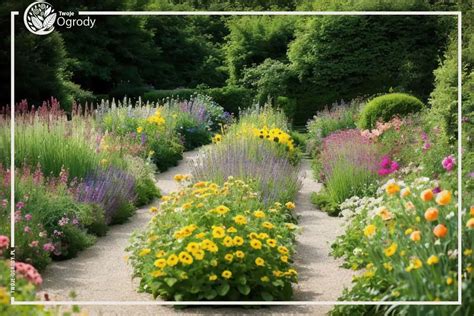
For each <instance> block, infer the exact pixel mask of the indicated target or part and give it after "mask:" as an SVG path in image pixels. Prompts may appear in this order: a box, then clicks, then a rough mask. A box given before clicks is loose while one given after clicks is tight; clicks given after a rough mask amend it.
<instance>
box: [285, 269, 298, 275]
mask: <svg viewBox="0 0 474 316" xmlns="http://www.w3.org/2000/svg"><path fill="white" fill-rule="evenodd" d="M287 272H288V273H289V274H290V275H298V272H296V270H295V269H288V271H287Z"/></svg>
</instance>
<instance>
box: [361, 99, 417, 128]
mask: <svg viewBox="0 0 474 316" xmlns="http://www.w3.org/2000/svg"><path fill="white" fill-rule="evenodd" d="M424 107H425V106H424V104H423V103H422V102H421V101H420V100H418V99H417V98H415V97H413V96H411V95H408V94H404V93H390V94H386V95H382V96H379V97H376V98H374V99H372V100H370V101H369V102H368V103H367V104H366V105H365V106H364V107H363V108H362V110H361V113H360V118H359V121H358V126H359V127H360V128H361V129H371V128H373V127H374V126H375V123H376V122H377V121H378V120H382V121H383V122H388V121H389V120H390V119H392V118H393V117H394V116H396V115H399V116H406V115H408V114H410V113H415V112H418V111H421V110H422V109H423V108H424Z"/></svg>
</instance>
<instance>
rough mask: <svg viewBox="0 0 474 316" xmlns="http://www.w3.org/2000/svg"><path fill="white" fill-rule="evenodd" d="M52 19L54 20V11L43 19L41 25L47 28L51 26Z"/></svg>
mask: <svg viewBox="0 0 474 316" xmlns="http://www.w3.org/2000/svg"><path fill="white" fill-rule="evenodd" d="M54 21H56V13H53V14H51V15H50V16H48V17H47V18H46V19H44V22H43V26H44V28H45V29H46V30H47V29H49V28H50V27H51V26H53V24H54Z"/></svg>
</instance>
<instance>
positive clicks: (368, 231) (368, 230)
mask: <svg viewBox="0 0 474 316" xmlns="http://www.w3.org/2000/svg"><path fill="white" fill-rule="evenodd" d="M375 231H376V227H375V225H372V224H370V225H367V226H366V227H365V228H364V236H365V237H372V236H373V235H375Z"/></svg>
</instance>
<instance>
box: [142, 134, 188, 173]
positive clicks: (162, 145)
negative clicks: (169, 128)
mask: <svg viewBox="0 0 474 316" xmlns="http://www.w3.org/2000/svg"><path fill="white" fill-rule="evenodd" d="M150 149H151V150H153V151H154V152H155V154H154V155H153V158H152V161H153V163H154V164H155V165H156V167H157V168H158V170H160V171H162V172H163V171H166V170H167V169H168V168H170V167H173V166H176V165H177V164H178V161H179V160H181V159H182V158H183V151H184V146H183V145H181V144H180V143H178V142H177V141H175V140H172V139H167V138H164V137H160V138H158V139H152V140H151V141H150Z"/></svg>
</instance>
